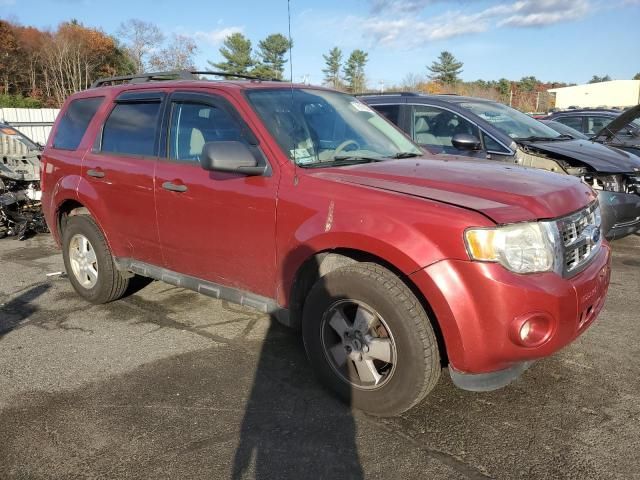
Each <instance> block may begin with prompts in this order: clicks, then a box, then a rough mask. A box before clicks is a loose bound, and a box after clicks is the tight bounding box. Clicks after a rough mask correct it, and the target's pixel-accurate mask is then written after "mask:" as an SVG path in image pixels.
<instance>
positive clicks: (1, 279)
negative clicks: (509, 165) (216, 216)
mask: <svg viewBox="0 0 640 480" xmlns="http://www.w3.org/2000/svg"><path fill="white" fill-rule="evenodd" d="M62 269H63V267H62V259H61V256H60V254H59V252H58V251H57V250H56V249H55V247H54V244H53V242H52V240H51V238H50V237H48V236H47V235H40V236H37V237H35V238H33V239H30V240H28V241H26V242H18V241H17V240H12V239H5V240H2V241H0V478H2V479H4V478H29V479H36V478H114V479H115V478H118V479H121V478H154V479H156V478H179V479H191V478H210V479H218V478H220V479H224V478H259V479H266V478H269V479H271V478H278V479H280V478H300V479H306V478H331V479H342V478H394V479H413V478H416V479H417V478H447V479H449V478H482V477H490V478H501V479H513V478H549V479H558V478H576V479H584V478H620V479H629V478H640V459H639V458H640V457H639V456H638V452H639V451H640V380H639V376H638V365H639V359H640V342H639V341H638V339H639V338H640V322H639V321H638V320H639V315H638V310H639V308H638V302H639V301H640V237H638V236H635V237H632V238H626V239H624V240H621V241H618V242H616V243H615V244H614V265H613V276H612V284H611V289H610V293H609V298H608V301H607V304H606V306H605V309H604V311H603V313H602V314H601V315H600V318H599V320H598V321H597V322H596V324H595V325H594V326H593V327H592V328H591V329H590V330H589V331H587V333H586V334H585V335H583V336H582V337H581V338H580V339H579V340H578V341H577V342H575V343H574V344H573V345H571V346H570V347H568V348H566V349H565V350H563V351H561V352H559V353H558V354H556V355H555V356H554V357H552V358H549V359H546V360H543V361H540V362H538V363H537V364H536V365H534V366H533V367H532V368H531V369H530V370H529V371H528V372H526V373H525V375H524V376H523V378H522V379H520V380H519V381H518V382H516V383H515V384H512V385H510V386H509V387H507V388H505V389H502V390H499V391H496V392H491V393H485V394H475V393H470V392H464V391H461V390H458V389H456V388H454V387H453V386H452V384H451V382H450V380H449V378H448V375H447V374H446V373H444V372H443V377H442V379H441V381H440V383H439V385H438V387H437V388H436V389H435V390H434V392H433V393H432V394H431V395H430V396H429V397H428V398H427V399H426V401H424V402H423V403H422V404H421V405H420V406H418V407H417V408H415V409H414V410H412V411H411V412H409V413H408V414H405V415H403V416H402V417H399V418H394V419H384V420H380V419H376V418H373V417H369V416H367V415H365V414H363V413H360V412H352V411H350V409H349V408H348V407H346V406H344V405H342V404H340V403H339V402H338V401H336V400H334V399H333V397H332V396H331V395H330V394H328V393H326V392H325V391H324V390H323V389H322V388H321V387H319V386H318V384H317V383H316V382H315V380H314V378H313V374H312V372H311V369H310V368H309V366H308V365H307V362H306V359H305V356H304V351H303V348H302V342H301V340H300V338H299V337H298V335H297V334H296V333H294V332H291V331H289V330H287V329H286V328H284V327H281V326H279V325H278V324H276V323H272V322H271V320H270V319H269V317H267V316H265V315H262V314H259V313H256V312H255V311H252V310H249V309H245V308H242V307H238V306H235V305H231V304H228V303H226V302H221V301H216V300H212V299H210V298H207V297H204V296H200V295H197V294H195V293H192V292H189V291H185V290H183V289H180V288H176V287H172V286H169V285H165V284H162V283H159V282H154V283H151V284H149V285H147V286H146V287H144V288H143V289H142V290H140V291H138V292H137V293H136V294H134V295H132V296H129V297H127V298H125V299H123V300H121V301H118V302H114V303H111V304H109V305H103V306H91V305H88V304H87V303H85V302H84V301H82V300H81V299H80V298H79V297H78V296H76V295H75V293H74V292H73V290H72V288H71V285H70V284H69V282H68V280H66V279H65V278H59V277H46V275H45V274H46V273H48V272H55V271H60V270H62Z"/></svg>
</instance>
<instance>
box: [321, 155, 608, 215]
mask: <svg viewBox="0 0 640 480" xmlns="http://www.w3.org/2000/svg"><path fill="white" fill-rule="evenodd" d="M445 157H446V158H445ZM310 175H313V176H315V177H320V178H324V179H327V180H331V181H338V182H343V183H350V184H356V185H362V186H366V187H371V188H375V189H380V190H385V191H391V192H397V193H404V194H407V195H411V196H414V197H420V198H425V199H429V200H435V201H438V202H442V203H447V204H450V205H455V206H459V207H462V208H466V209H469V210H475V211H477V212H480V213H482V214H484V215H485V216H487V217H489V218H490V219H492V220H493V221H494V222H496V223H514V222H523V221H531V220H539V219H544V218H555V217H560V216H564V215H567V214H569V213H572V212H575V211H576V210H579V209H581V208H583V207H584V206H585V205H587V204H588V203H590V202H591V201H593V200H594V199H595V193H594V192H593V190H591V188H589V187H588V186H587V185H585V184H584V183H582V182H581V181H580V180H578V179H576V178H575V177H572V176H570V175H560V174H557V173H551V172H547V171H544V170H538V169H532V168H526V167H521V166H518V165H513V166H511V165H502V164H494V163H492V162H484V161H478V160H468V159H462V158H460V157H453V156H440V157H438V158H412V159H405V160H389V161H384V162H377V163H367V164H360V165H353V166H349V167H340V168H336V167H334V168H326V169H322V170H317V171H310Z"/></svg>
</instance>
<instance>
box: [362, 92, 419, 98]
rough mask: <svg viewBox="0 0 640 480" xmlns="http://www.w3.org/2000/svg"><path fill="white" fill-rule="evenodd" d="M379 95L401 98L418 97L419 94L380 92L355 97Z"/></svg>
mask: <svg viewBox="0 0 640 480" xmlns="http://www.w3.org/2000/svg"><path fill="white" fill-rule="evenodd" d="M380 95H398V96H401V97H419V96H420V94H419V93H416V92H382V93H358V94H356V95H354V96H356V97H377V96H380Z"/></svg>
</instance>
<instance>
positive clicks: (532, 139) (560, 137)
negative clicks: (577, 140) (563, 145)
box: [514, 133, 574, 142]
mask: <svg viewBox="0 0 640 480" xmlns="http://www.w3.org/2000/svg"><path fill="white" fill-rule="evenodd" d="M573 139H574V138H573V137H572V136H571V135H567V134H564V133H563V134H562V135H558V136H557V137H538V136H536V135H532V136H531V137H523V138H515V139H514V140H516V141H517V142H556V141H558V140H573Z"/></svg>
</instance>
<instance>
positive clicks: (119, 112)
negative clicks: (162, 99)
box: [101, 102, 160, 156]
mask: <svg viewBox="0 0 640 480" xmlns="http://www.w3.org/2000/svg"><path fill="white" fill-rule="evenodd" d="M159 112H160V103H159V102H146V103H119V104H116V106H115V108H114V109H113V110H112V111H111V115H109V119H108V120H107V122H106V123H105V124H104V130H103V133H102V148H101V150H102V151H103V152H110V153H123V154H128V155H148V156H153V155H156V130H157V126H158V113H159Z"/></svg>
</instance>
